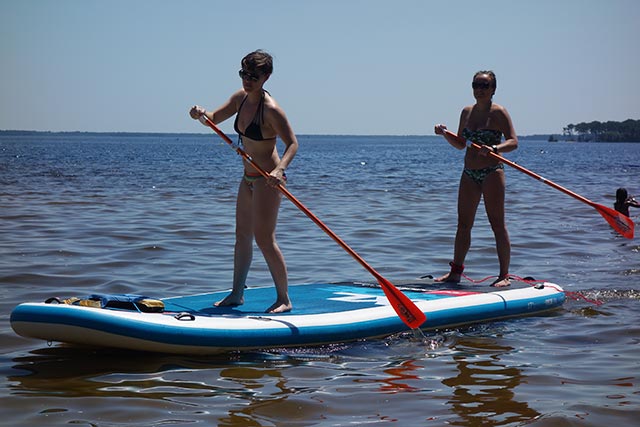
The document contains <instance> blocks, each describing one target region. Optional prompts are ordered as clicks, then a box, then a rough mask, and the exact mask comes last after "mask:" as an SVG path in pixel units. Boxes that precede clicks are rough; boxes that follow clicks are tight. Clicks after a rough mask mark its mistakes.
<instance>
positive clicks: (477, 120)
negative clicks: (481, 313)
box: [435, 71, 518, 286]
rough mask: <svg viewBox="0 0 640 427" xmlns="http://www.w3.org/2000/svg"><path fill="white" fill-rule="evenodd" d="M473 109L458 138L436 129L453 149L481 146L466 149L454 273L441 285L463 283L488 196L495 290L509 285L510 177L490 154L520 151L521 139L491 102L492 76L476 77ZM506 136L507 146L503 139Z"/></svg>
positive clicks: (462, 120)
mask: <svg viewBox="0 0 640 427" xmlns="http://www.w3.org/2000/svg"><path fill="white" fill-rule="evenodd" d="M472 87H473V96H474V97H475V99H476V103H475V104H474V105H469V106H467V107H464V109H463V110H462V113H461V115H460V124H459V125H458V134H457V135H456V134H454V133H453V132H450V131H449V130H447V127H446V126H445V125H441V124H439V125H436V126H435V133H436V134H437V135H442V136H444V138H445V139H446V140H447V142H448V143H449V144H451V145H452V146H453V147H455V148H457V149H459V150H462V149H464V148H465V147H467V140H469V141H472V142H475V143H476V144H478V145H480V146H481V148H480V149H476V148H474V147H472V146H469V147H468V148H467V152H466V154H465V157H464V170H463V173H462V177H461V178H460V187H459V190H458V230H457V232H456V239H455V244H454V252H453V261H452V262H450V263H449V265H450V266H451V270H450V271H449V273H447V274H445V275H444V276H442V277H439V278H437V279H436V281H437V282H454V283H457V282H459V281H460V277H461V275H462V272H463V270H464V259H465V257H466V256H467V252H468V251H469V247H470V246H471V228H472V227H473V222H474V220H475V216H476V211H477V209H478V205H479V203H480V199H481V198H482V197H484V205H485V210H486V211H487V217H488V218H489V223H490V224H491V228H492V230H493V234H494V236H495V239H496V249H497V252H498V261H499V263H500V274H499V275H498V278H497V279H496V281H495V282H493V284H492V285H491V286H509V285H510V284H511V282H510V281H509V263H510V261H511V243H510V241H509V233H508V232H507V226H506V224H505V220H504V198H505V176H504V166H503V164H502V163H500V162H499V161H498V160H497V159H495V158H494V157H493V156H489V153H490V152H491V151H493V152H494V153H508V152H509V151H513V150H515V149H516V148H517V147H518V137H517V136H516V132H515V130H514V128H513V123H512V122H511V117H510V116H509V113H508V112H507V110H506V108H504V107H502V106H501V105H498V104H494V103H493V102H492V98H493V95H494V93H495V91H496V76H495V74H494V73H493V72H492V71H478V72H477V73H476V74H475V75H474V76H473V83H472ZM503 135H504V141H502V136H503Z"/></svg>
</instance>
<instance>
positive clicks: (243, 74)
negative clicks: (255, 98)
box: [238, 70, 260, 82]
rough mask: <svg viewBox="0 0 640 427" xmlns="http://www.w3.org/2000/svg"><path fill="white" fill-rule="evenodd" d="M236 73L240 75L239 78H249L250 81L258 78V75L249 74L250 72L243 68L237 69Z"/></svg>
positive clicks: (255, 80)
mask: <svg viewBox="0 0 640 427" xmlns="http://www.w3.org/2000/svg"><path fill="white" fill-rule="evenodd" d="M238 75H239V76H240V78H241V79H243V80H244V79H247V80H251V81H252V82H257V81H258V79H259V78H260V77H258V76H256V75H255V74H251V73H250V72H248V71H245V70H240V71H238Z"/></svg>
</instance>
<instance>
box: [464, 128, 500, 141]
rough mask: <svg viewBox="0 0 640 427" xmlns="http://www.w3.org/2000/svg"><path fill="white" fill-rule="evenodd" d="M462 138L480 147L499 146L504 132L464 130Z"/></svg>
mask: <svg viewBox="0 0 640 427" xmlns="http://www.w3.org/2000/svg"><path fill="white" fill-rule="evenodd" d="M462 136H463V137H464V138H465V139H468V140H469V141H472V142H475V143H476V144H480V145H497V144H499V143H500V139H501V138H502V132H500V131H499V130H495V129H478V130H469V129H467V128H464V129H462Z"/></svg>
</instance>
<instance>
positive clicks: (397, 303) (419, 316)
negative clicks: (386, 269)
mask: <svg viewBox="0 0 640 427" xmlns="http://www.w3.org/2000/svg"><path fill="white" fill-rule="evenodd" d="M378 283H379V284H380V287H382V290H383V291H384V294H385V295H386V296H387V299H388V300H389V302H390V303H391V306H392V307H393V309H394V310H395V311H396V313H398V316H399V317H400V319H402V321H403V322H404V323H405V325H407V326H408V327H410V328H411V329H415V328H418V327H419V326H420V325H422V324H423V323H424V322H425V320H427V316H425V314H424V313H423V312H422V310H420V309H419V308H418V306H417V305H415V304H414V303H413V301H411V300H410V299H409V297H407V296H406V295H405V294H403V293H402V292H401V291H400V289H398V288H396V287H395V286H393V284H392V283H391V282H389V281H388V280H387V279H385V278H384V277H378Z"/></svg>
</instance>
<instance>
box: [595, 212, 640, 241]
mask: <svg viewBox="0 0 640 427" xmlns="http://www.w3.org/2000/svg"><path fill="white" fill-rule="evenodd" d="M593 207H594V208H596V210H597V211H598V213H599V214H600V215H602V217H603V218H604V219H605V220H606V221H607V222H608V223H609V225H610V226H611V227H613V229H614V230H616V231H617V232H618V233H620V234H621V235H622V236H624V237H626V238H627V239H633V228H634V224H633V221H632V220H631V218H629V217H628V216H626V215H625V214H623V213H620V212H618V211H617V210H615V209H611V208H608V207H606V206H603V205H597V204H594V205H593Z"/></svg>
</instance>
